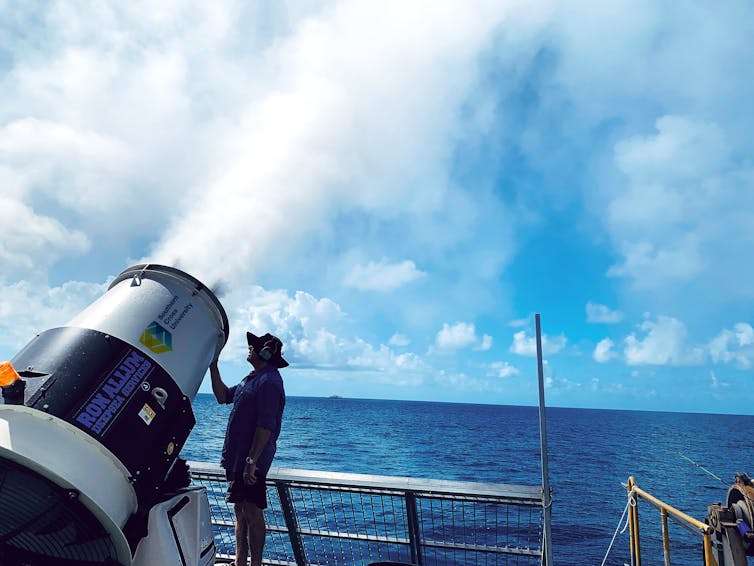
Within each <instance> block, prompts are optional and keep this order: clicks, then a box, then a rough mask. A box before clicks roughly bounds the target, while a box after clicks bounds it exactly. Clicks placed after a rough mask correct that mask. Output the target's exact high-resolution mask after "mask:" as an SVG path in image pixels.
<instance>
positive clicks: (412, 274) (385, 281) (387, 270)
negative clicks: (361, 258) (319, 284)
mask: <svg viewBox="0 0 754 566" xmlns="http://www.w3.org/2000/svg"><path fill="white" fill-rule="evenodd" d="M424 276H426V273H424V272H423V271H420V270H419V269H417V268H416V265H415V264H414V262H413V261H410V260H405V261H401V262H398V263H389V262H388V261H387V260H386V259H382V260H381V261H379V262H374V261H370V262H369V263H368V264H367V265H356V266H354V267H353V269H352V270H351V271H350V272H349V273H348V274H347V275H346V277H345V279H344V280H343V283H344V284H345V285H347V286H348V287H354V288H356V289H361V290H363V291H390V290H392V289H396V288H398V287H401V286H403V285H406V284H407V283H411V282H412V281H416V280H417V279H420V278H422V277H424Z"/></svg>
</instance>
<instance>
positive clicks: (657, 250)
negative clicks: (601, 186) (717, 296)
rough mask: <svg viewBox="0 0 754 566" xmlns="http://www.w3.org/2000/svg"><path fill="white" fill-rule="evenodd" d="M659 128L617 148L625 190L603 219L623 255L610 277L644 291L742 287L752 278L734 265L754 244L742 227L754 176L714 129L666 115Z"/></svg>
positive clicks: (750, 207) (752, 208)
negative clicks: (740, 282)
mask: <svg viewBox="0 0 754 566" xmlns="http://www.w3.org/2000/svg"><path fill="white" fill-rule="evenodd" d="M655 129H656V131H655V132H654V133H653V134H649V135H634V136H631V137H628V138H625V139H624V140H622V141H620V142H619V143H617V144H616V146H615V153H614V159H615V164H616V166H617V169H618V170H619V171H620V172H621V173H622V174H623V176H624V180H625V181H626V183H625V187H624V188H623V189H622V190H620V191H616V192H615V193H614V194H613V195H612V196H611V200H610V202H609V205H608V209H607V214H606V215H605V216H604V218H605V221H606V224H607V227H608V230H609V232H610V233H611V235H612V238H613V241H614V243H615V246H616V250H617V252H618V254H619V255H620V259H619V260H618V261H617V262H616V263H615V264H614V265H613V266H612V267H611V268H610V269H609V271H608V275H610V276H613V277H624V278H628V279H629V280H630V281H631V282H632V283H633V284H634V286H635V287H636V288H638V289H644V290H652V289H662V288H663V287H665V286H666V285H668V284H673V283H675V284H678V283H683V282H687V281H690V280H692V278H693V279H694V280H697V281H705V282H707V284H708V285H710V286H716V285H723V286H726V287H731V286H734V287H738V286H736V285H732V283H731V281H733V280H735V279H737V278H740V277H745V274H750V273H751V271H750V270H749V269H748V267H745V266H742V265H740V262H739V264H736V263H735V262H734V261H731V260H732V259H733V258H734V257H737V256H738V257H740V253H741V252H742V251H743V250H744V248H745V247H746V246H750V245H751V242H752V241H754V228H752V226H751V222H748V223H747V221H746V220H745V219H746V218H749V219H750V218H751V217H752V215H754V201H753V199H751V198H750V197H751V194H752V193H753V192H754V170H752V169H751V168H750V167H748V166H747V165H746V164H737V163H736V162H735V160H734V157H733V152H732V147H731V143H730V142H731V139H730V134H729V132H728V131H726V130H725V129H724V128H723V127H722V126H721V125H720V124H718V123H716V122H707V121H703V120H700V119H698V118H696V117H694V116H689V115H666V116H662V117H660V118H658V119H657V121H656V124H655ZM746 195H748V196H746ZM731 233H735V234H736V235H737V236H736V238H734V239H731V238H730V236H729V234H731ZM744 242H746V244H745V243H744ZM720 249H725V250H726V253H725V254H720V253H717V251H716V250H720ZM726 273H727V276H724V275H723V274H726ZM736 292H737V293H742V294H746V295H748V296H752V293H751V292H750V291H749V290H745V289H743V288H741V287H738V289H737V291H736Z"/></svg>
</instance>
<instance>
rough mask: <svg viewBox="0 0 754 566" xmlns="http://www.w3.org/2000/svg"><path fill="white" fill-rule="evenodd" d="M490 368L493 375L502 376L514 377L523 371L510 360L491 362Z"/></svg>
mask: <svg viewBox="0 0 754 566" xmlns="http://www.w3.org/2000/svg"><path fill="white" fill-rule="evenodd" d="M490 369H491V370H492V375H494V376H496V377H501V378H505V377H512V376H514V375H518V374H519V373H521V372H520V371H519V369H518V368H517V367H515V366H512V365H511V364H509V363H508V362H494V363H492V364H490Z"/></svg>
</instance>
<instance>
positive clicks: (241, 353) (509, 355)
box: [0, 0, 754, 414]
mask: <svg viewBox="0 0 754 566" xmlns="http://www.w3.org/2000/svg"><path fill="white" fill-rule="evenodd" d="M752 38H754V4H752V3H751V2H748V1H746V0H741V1H736V0H723V1H718V2H705V1H699V2H687V3H684V4H683V5H682V6H681V5H679V4H678V3H677V2H670V1H662V0H659V1H658V0H631V1H630V2H629V1H624V0H615V1H613V2H607V3H606V2H596V1H585V0H568V1H556V0H527V1H521V0H475V1H474V2H473V3H469V2H468V0H459V1H454V0H433V1H432V2H424V1H419V0H417V1H415V2H405V1H394V0H379V1H370V0H358V1H356V0H333V1H329V2H321V1H316V0H303V1H297V2H282V1H274V2H273V1H252V2H248V1H233V0H216V1H214V2H191V1H182V0H164V1H162V2H159V3H154V2H142V1H137V0H135V1H133V2H122V3H102V2H78V1H65V2H37V1H31V0H30V1H28V2H12V1H10V0H0V197H1V198H0V359H12V357H13V356H14V355H15V354H16V353H17V352H18V351H19V350H20V349H21V348H22V347H23V346H24V345H25V344H26V343H27V342H28V341H29V340H30V339H31V338H32V337H33V336H34V335H35V334H37V333H39V332H41V331H43V330H46V329H49V328H55V327H57V326H61V325H64V324H66V323H67V322H68V321H69V320H70V319H72V318H73V317H74V316H75V315H76V314H77V313H78V312H80V311H81V310H83V309H84V308H85V307H86V306H87V305H88V304H90V303H91V302H92V301H94V300H95V299H96V298H97V297H99V296H100V295H102V294H103V293H104V292H105V291H106V289H107V286H108V284H109V283H110V281H112V279H113V278H114V277H115V276H116V275H118V274H119V273H120V272H121V271H123V270H124V269H126V268H128V267H130V266H132V265H135V264H138V263H143V262H152V263H159V264H163V265H169V266H173V267H177V268H180V269H183V270H184V271H186V272H188V273H189V274H191V275H192V276H194V277H196V278H198V279H200V280H201V281H202V282H204V283H205V284H206V285H208V286H210V287H211V288H212V289H214V290H215V292H216V294H217V295H218V296H219V297H220V300H221V302H222V304H223V306H224V308H225V310H226V311H227V314H228V317H229V319H230V326H231V331H230V336H229V340H228V343H227V345H226V347H225V349H224V350H223V352H222V354H221V358H220V370H221V372H222V374H223V376H224V379H225V380H226V382H227V383H229V384H230V383H234V382H235V381H237V380H239V379H240V378H241V377H242V376H243V375H245V373H246V372H247V371H248V364H246V362H245V352H246V343H245V331H247V330H252V331H254V332H255V333H258V334H259V333H264V332H268V331H269V332H272V333H273V334H276V335H277V336H279V337H280V338H281V339H282V340H283V342H284V344H285V347H284V353H285V356H286V358H287V359H288V360H289V361H290V363H291V365H290V366H289V367H288V368H286V369H285V370H283V376H284V379H285V383H286V391H287V394H288V395H294V396H329V395H341V396H343V397H359V398H381V399H410V400H426V401H445V402H466V403H494V404H503V405H536V404H537V364H536V358H535V356H534V354H535V349H534V313H541V320H542V331H543V334H544V336H543V348H544V357H545V364H544V373H545V396H546V402H547V404H548V405H550V406H561V407H588V408H609V409H637V410H662V411H690V412H709V413H738V414H754V407H752V405H751V403H750V402H749V401H748V397H747V396H746V395H742V394H741V392H742V391H743V392H745V391H748V389H747V388H748V386H749V385H750V383H751V379H752V365H753V364H754V328H753V327H752V325H753V324H754V316H752V312H754V311H753V307H754V284H752V280H754V262H752V250H754V162H753V158H752V155H754V151H753V150H754V136H752V134H751V132H752V130H754V105H752V104H751V101H752V100H754V80H752V77H754V58H752V57H751V53H752V52H753V51H754V39H752ZM200 390H201V391H202V392H209V391H210V387H209V379H208V377H207V378H205V381H204V382H203V384H202V386H201V389H200Z"/></svg>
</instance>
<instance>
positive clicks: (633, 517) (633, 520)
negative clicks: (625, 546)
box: [626, 476, 641, 566]
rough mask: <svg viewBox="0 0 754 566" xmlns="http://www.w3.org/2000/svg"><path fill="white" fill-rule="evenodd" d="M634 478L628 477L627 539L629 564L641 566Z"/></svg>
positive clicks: (637, 499)
mask: <svg viewBox="0 0 754 566" xmlns="http://www.w3.org/2000/svg"><path fill="white" fill-rule="evenodd" d="M635 485H636V480H634V478H633V476H630V477H629V478H628V485H627V486H626V489H627V490H628V540H629V546H630V548H631V566H641V552H640V551H639V515H638V513H637V512H636V510H637V506H638V503H639V498H638V496H637V495H636V494H635V493H634V486H635Z"/></svg>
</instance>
